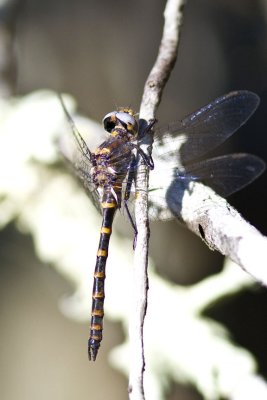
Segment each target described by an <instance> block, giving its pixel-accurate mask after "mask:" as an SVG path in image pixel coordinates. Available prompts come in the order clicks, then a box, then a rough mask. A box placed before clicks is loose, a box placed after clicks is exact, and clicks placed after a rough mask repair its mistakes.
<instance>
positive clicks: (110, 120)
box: [102, 111, 117, 133]
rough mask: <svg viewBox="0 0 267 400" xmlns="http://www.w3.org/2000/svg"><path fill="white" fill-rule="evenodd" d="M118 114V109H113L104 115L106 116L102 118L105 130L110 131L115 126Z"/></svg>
mask: <svg viewBox="0 0 267 400" xmlns="http://www.w3.org/2000/svg"><path fill="white" fill-rule="evenodd" d="M116 116H117V112H116V111H112V112H110V113H108V114H107V115H105V116H104V118H103V120H102V124H103V125H104V129H105V131H107V132H109V133H110V132H111V131H112V130H113V129H114V128H115V126H116V121H117V117H116Z"/></svg>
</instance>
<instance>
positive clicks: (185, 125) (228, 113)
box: [155, 90, 259, 165]
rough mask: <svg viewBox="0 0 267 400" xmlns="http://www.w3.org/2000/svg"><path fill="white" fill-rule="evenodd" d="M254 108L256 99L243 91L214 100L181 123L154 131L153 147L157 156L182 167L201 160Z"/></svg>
mask: <svg viewBox="0 0 267 400" xmlns="http://www.w3.org/2000/svg"><path fill="white" fill-rule="evenodd" d="M258 105H259V97H258V96H257V95H256V94H255V93H252V92H249V91H246V90H240V91H235V92H230V93H228V94H226V95H224V96H221V97H218V98H217V99H216V100H214V101H213V102H211V103H209V104H208V105H206V106H204V107H202V108H200V109H199V110H197V111H195V112H194V113H192V114H190V115H189V116H187V117H185V118H184V119H182V120H181V121H178V122H173V123H171V124H169V125H168V126H166V127H162V128H160V129H158V130H157V131H156V139H155V147H156V148H157V149H158V154H159V156H161V157H162V158H163V159H165V160H166V159H168V158H169V159H170V158H175V157H176V158H179V162H180V164H183V165H185V164H187V163H189V162H190V161H193V160H194V159H196V158H198V157H201V156H203V155H204V154H206V153H207V152H209V151H211V150H212V149H214V148H215V147H217V146H219V145H220V144H221V143H223V142H224V141H225V140H226V139H227V138H228V137H229V136H231V135H232V134H233V133H234V132H235V131H236V130H237V129H238V128H239V127H240V126H242V125H243V124H244V123H245V122H246V121H247V120H248V119H249V117H250V116H251V115H252V114H253V113H254V111H255V110H256V108H257V107H258ZM173 135H174V136H173Z"/></svg>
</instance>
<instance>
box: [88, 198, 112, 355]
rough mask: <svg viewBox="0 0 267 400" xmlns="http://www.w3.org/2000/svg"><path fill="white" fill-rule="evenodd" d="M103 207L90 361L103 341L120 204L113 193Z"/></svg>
mask: <svg viewBox="0 0 267 400" xmlns="http://www.w3.org/2000/svg"><path fill="white" fill-rule="evenodd" d="M101 206H102V209H103V220H102V226H101V231H100V240H99V246H98V251H97V257H96V266H95V273H94V286H93V296H92V297H93V301H92V314H91V327H90V338H89V341H88V357H89V360H93V361H95V359H96V356H97V352H98V349H99V347H100V343H101V340H102V330H103V317H104V299H105V290H104V283H105V277H106V261H107V257H108V247H109V239H110V235H111V231H112V223H113V218H114V215H115V212H116V210H117V208H118V203H117V200H116V199H115V197H114V195H113V194H112V193H111V192H107V193H105V194H104V196H103V200H102V203H101Z"/></svg>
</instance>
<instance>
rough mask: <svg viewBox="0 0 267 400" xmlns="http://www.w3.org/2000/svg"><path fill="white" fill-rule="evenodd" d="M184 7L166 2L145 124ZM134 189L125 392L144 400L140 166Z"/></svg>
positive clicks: (145, 229)
mask: <svg viewBox="0 0 267 400" xmlns="http://www.w3.org/2000/svg"><path fill="white" fill-rule="evenodd" d="M184 4H185V0H169V1H167V4H166V8H165V12H164V18H165V23H164V29H163V36H162V41H161V44H160V48H159V53H158V57H157V59H156V62H155V64H154V66H153V68H152V70H151V72H150V74H149V77H148V79H147V81H146V84H145V87H144V94H143V98H142V102H141V107H140V119H141V120H142V119H143V120H145V121H148V120H149V119H152V118H154V116H155V112H156V108H157V106H158V105H159V103H160V99H161V95H162V92H163V89H164V86H165V84H166V82H167V80H168V78H169V75H170V73H171V71H172V68H173V66H174V64H175V61H176V57H177V49H178V43H179V38H180V28H181V24H182V16H183V6H184ZM136 187H137V188H138V193H137V194H138V196H137V200H136V206H135V217H136V225H137V229H138V236H137V241H136V248H135V258H134V268H133V305H132V312H131V320H130V327H129V337H130V343H131V360H130V365H131V367H130V376H129V389H128V390H129V396H130V398H131V399H132V400H133V399H144V398H145V395H144V385H143V374H144V368H145V359H144V346H143V324H144V318H145V314H146V308H147V290H148V277H147V261H148V242H149V222H148V171H147V167H146V166H145V165H143V164H142V163H141V164H140V166H139V168H138V171H137V177H136Z"/></svg>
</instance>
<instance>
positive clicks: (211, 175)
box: [149, 153, 265, 220]
mask: <svg viewBox="0 0 267 400" xmlns="http://www.w3.org/2000/svg"><path fill="white" fill-rule="evenodd" d="M157 167H158V165H157V163H155V171H152V173H151V175H150V181H151V188H152V190H151V191H150V193H149V199H150V216H151V218H152V219H154V220H166V219H171V218H174V215H173V214H172V213H171V211H170V209H169V207H170V208H172V209H173V208H175V209H179V207H180V205H181V198H182V195H183V191H184V190H187V188H188V184H189V182H190V181H194V182H202V183H204V184H205V185H207V186H209V187H211V188H212V189H213V190H214V191H215V192H216V193H217V194H219V195H220V196H222V197H227V196H229V195H231V194H233V193H235V192H237V191H239V190H241V189H243V188H244V187H245V186H247V185H249V184H250V183H251V182H253V181H254V180H255V179H256V178H258V177H259V176H260V175H261V174H262V173H263V172H264V170H265V163H264V161H263V160H261V159H260V158H259V157H257V156H254V155H252V154H245V153H240V154H229V155H224V156H220V157H215V158H211V159H207V160H204V161H200V162H198V163H195V164H192V165H189V166H187V167H186V168H184V169H182V170H181V169H178V168H168V167H166V168H165V169H164V168H163V165H162V163H161V166H160V170H157ZM154 174H155V175H154ZM175 202H177V204H175ZM171 204H172V206H171ZM200 207H201V204H200Z"/></svg>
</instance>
